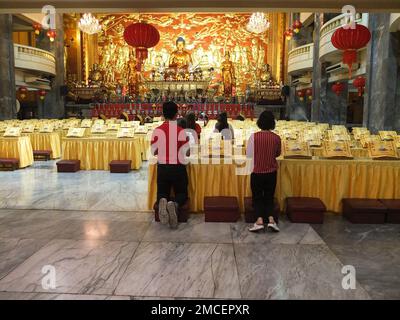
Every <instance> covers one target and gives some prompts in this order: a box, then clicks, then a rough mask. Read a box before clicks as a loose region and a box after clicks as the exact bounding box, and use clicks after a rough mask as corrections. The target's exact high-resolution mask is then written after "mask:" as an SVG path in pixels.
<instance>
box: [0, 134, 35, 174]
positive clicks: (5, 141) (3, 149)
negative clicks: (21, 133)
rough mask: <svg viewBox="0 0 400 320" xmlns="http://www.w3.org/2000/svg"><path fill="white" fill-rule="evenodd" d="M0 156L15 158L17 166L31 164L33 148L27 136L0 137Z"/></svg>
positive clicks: (23, 166)
mask: <svg viewBox="0 0 400 320" xmlns="http://www.w3.org/2000/svg"><path fill="white" fill-rule="evenodd" d="M0 158H17V159H19V167H20V168H25V167H28V166H30V165H32V164H33V149H32V144H31V140H30V139H29V137H16V138H5V137H0Z"/></svg>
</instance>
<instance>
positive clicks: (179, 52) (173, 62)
mask: <svg viewBox="0 0 400 320" xmlns="http://www.w3.org/2000/svg"><path fill="white" fill-rule="evenodd" d="M185 44H186V42H185V39H183V38H182V37H179V38H178V39H177V40H176V50H175V51H173V52H172V53H171V56H170V58H169V67H170V68H176V69H185V70H186V71H187V70H188V69H189V65H190V64H192V63H193V62H192V57H191V55H190V53H189V52H188V51H186V50H185Z"/></svg>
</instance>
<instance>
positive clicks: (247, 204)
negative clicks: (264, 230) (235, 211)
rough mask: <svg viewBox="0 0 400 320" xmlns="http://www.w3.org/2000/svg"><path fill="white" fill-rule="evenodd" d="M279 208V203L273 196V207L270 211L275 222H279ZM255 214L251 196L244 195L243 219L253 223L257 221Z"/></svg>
mask: <svg viewBox="0 0 400 320" xmlns="http://www.w3.org/2000/svg"><path fill="white" fill-rule="evenodd" d="M280 212H281V210H280V208H279V203H278V200H277V199H276V198H274V209H273V212H272V216H273V217H274V220H275V222H276V223H278V222H279V214H280ZM257 218H258V217H257V216H256V212H255V211H254V208H253V198H252V197H245V198H244V220H245V221H246V222H247V223H254V222H256V221H257Z"/></svg>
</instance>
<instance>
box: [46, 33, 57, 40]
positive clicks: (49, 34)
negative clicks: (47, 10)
mask: <svg viewBox="0 0 400 320" xmlns="http://www.w3.org/2000/svg"><path fill="white" fill-rule="evenodd" d="M47 36H48V37H49V40H50V42H54V40H55V39H56V31H55V30H49V31H47Z"/></svg>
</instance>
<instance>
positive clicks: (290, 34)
mask: <svg viewBox="0 0 400 320" xmlns="http://www.w3.org/2000/svg"><path fill="white" fill-rule="evenodd" d="M284 35H285V38H286V40H290V39H292V37H293V30H292V29H288V30H286V31H285V33H284Z"/></svg>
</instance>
